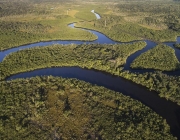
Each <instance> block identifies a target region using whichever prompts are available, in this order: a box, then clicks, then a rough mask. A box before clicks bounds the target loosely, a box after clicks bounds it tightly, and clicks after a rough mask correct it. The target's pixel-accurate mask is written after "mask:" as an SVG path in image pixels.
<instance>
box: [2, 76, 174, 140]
mask: <svg viewBox="0 0 180 140" xmlns="http://www.w3.org/2000/svg"><path fill="white" fill-rule="evenodd" d="M0 84H1V93H0V134H1V135H0V139H24V140H32V139H33V140H38V139H111V140H115V139H124V138H125V139H140V140H141V139H147V140H150V139H168V140H175V139H176V138H175V137H173V136H172V135H171V134H170V128H169V126H168V124H167V123H166V121H165V120H163V118H161V117H160V116H159V115H157V114H156V113H155V112H154V111H152V110H151V109H150V108H148V107H146V106H145V105H143V104H142V103H140V102H138V101H137V100H133V99H131V98H130V97H128V96H124V95H122V94H121V93H118V92H114V91H111V90H108V89H106V88H103V87H98V86H94V85H91V84H89V83H86V82H82V81H79V80H76V79H63V78H54V77H51V76H48V77H35V78H31V79H18V80H14V81H8V82H1V83H0ZM67 106H69V107H68V109H67Z"/></svg>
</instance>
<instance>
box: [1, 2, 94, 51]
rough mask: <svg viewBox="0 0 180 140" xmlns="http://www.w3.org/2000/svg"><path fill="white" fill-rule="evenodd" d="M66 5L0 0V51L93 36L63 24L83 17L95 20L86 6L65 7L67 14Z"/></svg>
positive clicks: (85, 38)
mask: <svg viewBox="0 0 180 140" xmlns="http://www.w3.org/2000/svg"><path fill="white" fill-rule="evenodd" d="M27 5H29V6H27ZM67 8H68V6H67V5H66V4H63V3H62V4H60V5H59V3H57V2H52V3H48V2H47V3H45V4H44V3H42V2H40V3H38V4H37V3H31V2H28V3H27V2H9V3H7V2H2V3H0V40H1V44H0V50H5V49H9V48H12V47H16V46H20V45H23V44H29V43H34V42H39V41H49V40H87V41H92V40H95V39H97V37H96V36H95V35H94V34H92V33H90V32H87V31H84V30H79V29H72V28H69V27H67V24H69V23H72V22H79V21H81V20H82V19H83V20H85V17H88V18H90V17H91V18H90V19H91V20H92V19H95V18H96V17H95V15H94V14H93V13H91V12H90V11H89V9H90V8H89V9H82V8H81V7H80V8H79V9H80V10H82V11H81V12H78V8H76V9H74V10H69V12H68V15H67V13H66V11H67ZM69 8H70V7H69ZM17 9H18V10H17ZM91 9H92V8H91ZM16 10H17V11H16ZM75 15H76V16H75ZM76 17H78V18H76ZM80 18H81V19H80Z"/></svg>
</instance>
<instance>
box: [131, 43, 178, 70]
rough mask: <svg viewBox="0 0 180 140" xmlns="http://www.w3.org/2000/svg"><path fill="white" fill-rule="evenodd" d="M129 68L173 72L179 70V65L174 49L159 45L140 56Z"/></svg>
mask: <svg viewBox="0 0 180 140" xmlns="http://www.w3.org/2000/svg"><path fill="white" fill-rule="evenodd" d="M131 67H132V68H135V69H156V70H162V71H173V70H176V69H179V68H180V63H179V61H178V59H177V58H176V55H175V51H174V49H172V48H170V47H168V46H166V45H162V44H161V45H158V46H156V47H154V48H153V49H151V50H149V51H147V52H145V53H143V54H141V55H140V56H139V57H138V58H136V59H135V60H134V61H133V63H132V64H131Z"/></svg>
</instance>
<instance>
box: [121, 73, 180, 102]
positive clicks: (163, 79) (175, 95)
mask: <svg viewBox="0 0 180 140" xmlns="http://www.w3.org/2000/svg"><path fill="white" fill-rule="evenodd" d="M119 75H120V76H122V77H124V78H126V79H129V80H131V81H133V82H135V83H137V84H140V85H143V86H145V87H147V88H148V89H149V90H154V91H156V92H157V93H159V94H158V95H159V96H160V97H164V98H166V99H167V100H171V101H173V102H176V103H177V104H178V105H180V86H179V85H180V76H168V75H166V74H163V73H162V72H160V71H157V72H153V73H144V74H135V73H129V72H128V71H125V72H121V73H120V74H119Z"/></svg>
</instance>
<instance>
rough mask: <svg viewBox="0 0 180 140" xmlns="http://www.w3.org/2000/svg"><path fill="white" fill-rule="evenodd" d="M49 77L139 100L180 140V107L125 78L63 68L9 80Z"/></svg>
mask: <svg viewBox="0 0 180 140" xmlns="http://www.w3.org/2000/svg"><path fill="white" fill-rule="evenodd" d="M48 75H52V76H58V77H59V76H61V77H63V78H76V79H79V80H83V81H85V82H89V83H92V84H96V85H98V86H103V87H106V88H108V89H111V90H114V91H117V92H121V93H123V94H124V95H127V96H130V97H131V98H133V99H136V100H139V101H140V102H142V103H143V104H145V105H146V106H148V107H150V108H151V109H153V110H154V111H155V112H156V113H158V114H159V115H160V116H162V117H163V118H164V119H166V121H167V123H168V124H169V125H170V127H171V132H172V134H173V135H175V136H176V137H178V138H179V139H180V133H178V132H180V106H178V105H177V104H175V103H173V102H171V101H167V100H166V99H165V98H160V97H159V96H158V94H157V93H156V92H154V91H149V90H148V89H147V88H145V87H143V86H140V85H138V84H135V83H133V82H131V81H129V80H126V79H124V78H121V77H118V76H113V75H111V74H108V73H106V72H102V71H98V70H88V69H83V68H79V67H61V68H45V69H40V70H34V71H31V72H25V73H20V74H16V75H13V76H11V77H9V78H8V79H7V80H13V79H17V78H30V77H35V76H48Z"/></svg>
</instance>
